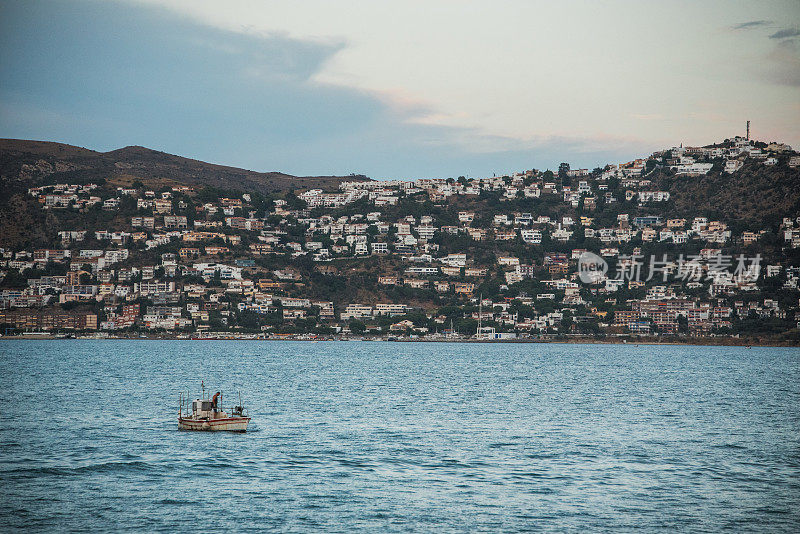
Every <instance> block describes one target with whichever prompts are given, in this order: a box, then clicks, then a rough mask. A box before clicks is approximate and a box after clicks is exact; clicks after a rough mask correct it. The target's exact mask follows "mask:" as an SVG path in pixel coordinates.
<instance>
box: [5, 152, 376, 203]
mask: <svg viewBox="0 0 800 534" xmlns="http://www.w3.org/2000/svg"><path fill="white" fill-rule="evenodd" d="M99 179H104V180H106V181H107V182H110V183H112V184H113V183H119V185H128V184H130V183H132V182H134V181H136V180H138V181H140V182H142V183H143V184H145V185H148V186H153V187H157V186H166V185H175V184H183V185H190V186H211V187H218V188H223V189H237V190H241V191H257V192H259V193H262V194H267V193H276V192H283V191H288V190H290V189H309V188H319V189H323V190H335V189H337V188H338V186H339V183H341V182H342V181H346V180H350V181H352V180H367V179H368V178H366V177H365V176H361V175H359V176H346V177H339V176H303V177H301V176H292V175H289V174H284V173H280V172H255V171H249V170H245V169H239V168H236V167H227V166H224V165H215V164H212V163H206V162H203V161H198V160H194V159H189V158H184V157H180V156H175V155H172V154H167V153H165V152H159V151H157V150H151V149H149V148H145V147H141V146H129V147H125V148H121V149H118V150H112V151H110V152H95V151H93V150H88V149H86V148H81V147H76V146H72V145H65V144H62V143H51V142H46V141H27V140H20V139H0V183H2V185H3V188H4V189H6V188H16V187H19V186H22V185H24V186H25V187H30V186H35V185H40V184H42V183H56V182H73V183H75V182H90V181H97V180H99ZM20 182H23V183H20ZM15 186H16V187H15Z"/></svg>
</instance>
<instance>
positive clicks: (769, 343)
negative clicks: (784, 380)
mask: <svg viewBox="0 0 800 534" xmlns="http://www.w3.org/2000/svg"><path fill="white" fill-rule="evenodd" d="M13 340H17V341H74V340H94V341H294V342H302V341H305V342H320V341H338V342H359V341H360V342H364V341H373V342H387V343H465V344H473V343H514V344H525V343H530V344H571V345H648V346H659V345H670V346H672V345H686V346H699V347H707V346H719V347H786V348H800V343H793V340H772V339H761V338H714V337H702V338H701V337H698V338H687V339H674V338H670V339H664V340H660V339H657V338H653V337H642V338H613V339H609V338H594V337H580V338H579V337H554V338H547V339H543V338H536V339H529V338H518V339H468V338H450V339H447V338H407V337H397V338H391V339H389V338H380V337H356V336H353V337H342V336H336V337H318V338H317V337H301V336H298V337H251V336H247V335H218V336H208V337H191V336H178V335H140V336H129V337H126V336H96V335H77V336H72V337H65V336H63V335H49V334H38V333H37V334H32V335H21V336H0V341H13Z"/></svg>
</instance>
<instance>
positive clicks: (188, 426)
mask: <svg viewBox="0 0 800 534" xmlns="http://www.w3.org/2000/svg"><path fill="white" fill-rule="evenodd" d="M248 423H250V418H249V417H225V418H221V419H211V420H208V419H191V418H186V417H179V418H178V429H179V430H200V431H204V432H246V431H247V425H248Z"/></svg>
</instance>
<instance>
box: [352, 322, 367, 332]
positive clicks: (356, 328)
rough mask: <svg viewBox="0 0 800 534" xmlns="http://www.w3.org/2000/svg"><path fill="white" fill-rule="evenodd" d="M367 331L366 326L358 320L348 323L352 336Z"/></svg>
mask: <svg viewBox="0 0 800 534" xmlns="http://www.w3.org/2000/svg"><path fill="white" fill-rule="evenodd" d="M366 330H367V325H365V324H364V323H362V322H361V321H358V320H355V319H354V320H352V321H350V331H351V332H352V333H354V334H363V333H364V332H365V331H366Z"/></svg>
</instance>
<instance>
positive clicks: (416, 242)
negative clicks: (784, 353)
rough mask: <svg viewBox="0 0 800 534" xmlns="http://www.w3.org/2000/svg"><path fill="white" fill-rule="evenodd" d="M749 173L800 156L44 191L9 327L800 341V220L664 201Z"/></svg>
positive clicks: (15, 286) (666, 156)
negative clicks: (327, 182) (287, 187)
mask: <svg viewBox="0 0 800 534" xmlns="http://www.w3.org/2000/svg"><path fill="white" fill-rule="evenodd" d="M761 167H773V168H785V169H788V170H789V171H790V172H794V173H797V172H800V156H798V154H797V153H796V152H794V151H793V150H792V148H791V147H789V146H787V145H784V144H780V143H759V142H755V141H752V140H750V139H748V138H744V137H735V138H733V139H729V140H726V141H725V142H724V143H720V144H715V145H711V146H707V147H682V146H679V147H673V148H670V149H667V150H664V151H660V152H656V153H654V154H652V155H651V156H649V157H645V158H642V159H637V160H634V161H630V162H626V163H617V164H609V165H606V166H604V167H602V168H596V169H574V168H571V167H570V165H569V164H567V163H563V164H561V166H560V167H559V168H558V169H555V170H552V171H551V170H546V171H541V170H525V171H520V172H516V173H512V174H509V175H506V176H493V177H485V178H467V177H463V176H462V177H458V178H451V179H418V180H412V181H401V180H387V181H351V182H342V183H341V184H340V187H339V190H338V191H327V192H326V191H322V190H319V189H312V190H304V191H296V192H290V193H288V194H273V195H266V194H259V193H257V192H242V191H227V190H221V189H215V188H211V187H205V188H204V187H189V186H186V185H174V186H171V187H160V188H150V187H148V185H147V184H145V183H142V182H140V181H133V182H132V183H130V184H129V185H127V186H121V185H117V184H116V183H114V182H113V181H108V182H105V183H103V182H102V181H97V180H95V181H92V182H88V181H87V182H80V183H52V184H47V185H38V186H36V187H32V188H30V189H28V191H27V201H28V202H32V203H35V204H36V206H37V208H36V209H38V210H41V217H43V218H44V217H47V218H48V219H47V220H48V221H49V220H53V221H55V222H54V223H53V224H52V225H51V226H52V228H51V230H50V232H51V235H50V236H49V237H48V239H49V242H47V243H37V244H36V245H32V246H27V247H22V248H18V249H11V248H6V249H0V256H1V260H0V269H2V270H1V271H0V277H2V280H0V334H3V335H5V336H25V335H30V334H32V333H38V334H41V333H48V334H51V335H62V336H63V335H91V336H94V337H97V336H101V337H139V336H169V337H191V338H198V337H201V338H231V337H235V338H267V339H282V338H290V339H319V338H342V339H349V338H375V339H419V340H426V339H427V340H548V339H560V340H564V339H569V338H578V339H586V338H594V339H601V338H602V339H607V340H613V339H623V340H635V339H644V338H646V339H651V338H658V339H669V340H681V339H685V340H696V339H698V338H712V337H715V338H726V339H727V338H742V339H753V338H760V339H767V340H774V341H779V342H787V343H792V342H797V341H798V340H799V339H800V337H798V327H800V300H799V299H800V290H799V289H798V280H800V213H790V212H787V213H785V214H784V216H783V217H781V218H780V220H778V221H777V222H763V223H761V224H751V223H749V222H748V223H746V224H745V223H740V222H739V221H736V220H732V218H731V217H726V216H725V215H724V214H725V206H714V207H713V208H714V210H713V211H714V213H721V214H722V215H720V216H718V217H714V216H709V215H708V212H707V211H704V210H703V209H702V208H699V207H698V208H697V211H696V212H686V211H685V210H678V211H676V210H677V208H676V207H675V198H674V196H675V195H674V194H671V193H670V191H669V190H667V188H665V187H661V188H659V184H660V183H662V182H663V181H664V180H669V181H670V183H687V182H691V181H696V180H702V179H703V178H704V177H705V176H706V175H709V174H714V173H716V174H718V175H720V176H726V177H729V178H732V177H735V176H736V173H741V172H746V171H748V169H756V168H761ZM656 177H659V180H656V179H655V178H656ZM746 201H747V199H744V202H746ZM787 211H788V210H787Z"/></svg>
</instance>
